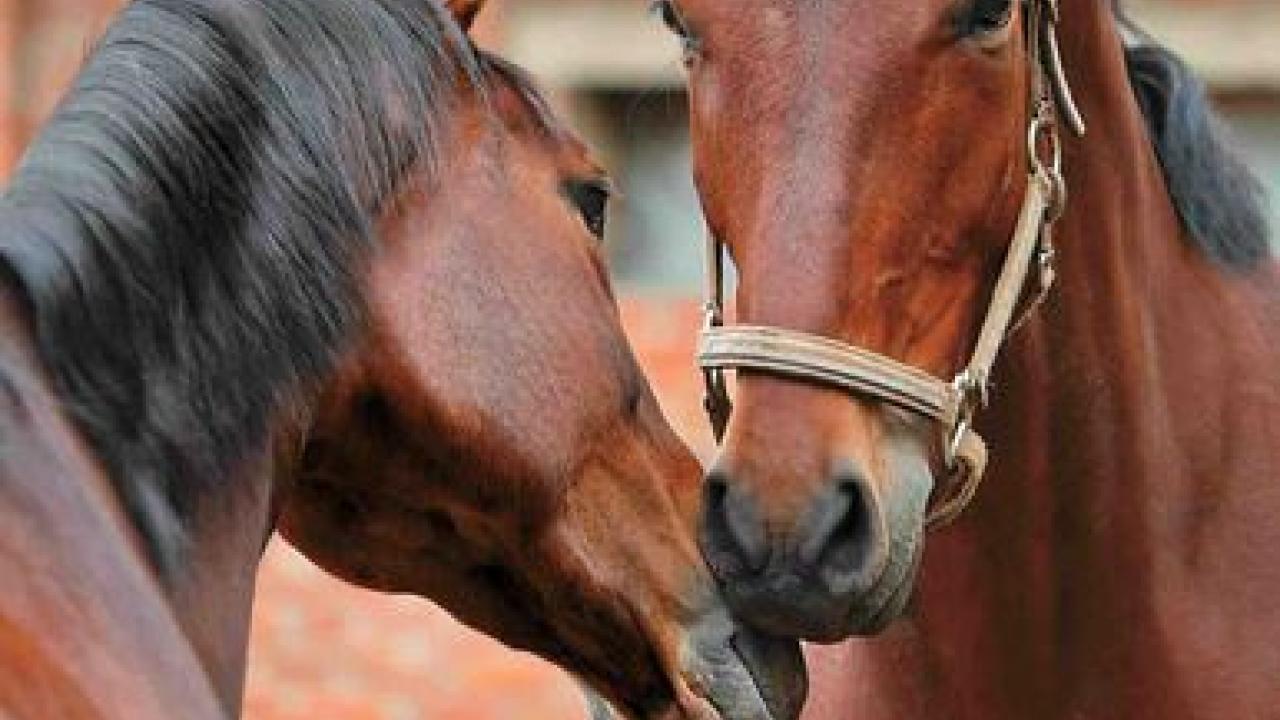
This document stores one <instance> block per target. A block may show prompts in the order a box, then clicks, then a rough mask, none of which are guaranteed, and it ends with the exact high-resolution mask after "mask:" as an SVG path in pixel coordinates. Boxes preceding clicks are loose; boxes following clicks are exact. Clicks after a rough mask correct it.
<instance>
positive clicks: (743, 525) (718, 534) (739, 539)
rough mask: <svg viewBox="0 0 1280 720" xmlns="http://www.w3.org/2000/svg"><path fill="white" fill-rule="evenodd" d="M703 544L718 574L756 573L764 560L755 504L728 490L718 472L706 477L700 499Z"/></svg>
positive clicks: (764, 546) (762, 535)
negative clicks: (701, 501) (701, 499)
mask: <svg viewBox="0 0 1280 720" xmlns="http://www.w3.org/2000/svg"><path fill="white" fill-rule="evenodd" d="M702 527H703V544H704V546H705V549H706V551H707V560H708V562H709V563H710V564H711V566H712V568H713V569H715V570H716V571H717V572H719V573H724V574H736V573H740V572H751V573H758V572H760V571H761V570H763V569H764V566H765V561H766V560H767V559H768V545H767V543H766V538H765V530H764V522H763V521H762V519H761V517H760V511H759V509H758V507H757V505H756V503H755V502H754V501H753V500H752V499H751V498H750V497H748V496H747V495H746V494H745V493H743V492H742V491H741V490H735V489H734V488H733V487H731V486H730V483H729V480H728V478H727V477H725V475H724V473H722V472H712V473H711V474H710V475H709V476H707V481H706V484H705V489H704V497H703V522H702Z"/></svg>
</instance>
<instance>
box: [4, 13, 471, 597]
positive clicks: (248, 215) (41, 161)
mask: <svg viewBox="0 0 1280 720" xmlns="http://www.w3.org/2000/svg"><path fill="white" fill-rule="evenodd" d="M468 78H469V79H470V82H472V83H473V84H474V87H475V88H477V90H479V89H480V88H481V85H479V84H478V83H479V81H480V80H481V79H482V78H483V72H482V68H481V64H480V59H479V57H478V56H477V55H476V54H475V52H474V50H473V49H472V47H471V45H470V43H469V41H468V40H467V39H466V38H465V36H464V35H463V34H462V32H461V30H460V29H459V28H458V27H457V25H456V24H455V23H454V22H453V20H452V18H451V17H449V16H448V15H447V13H446V12H445V11H444V10H443V9H442V5H441V4H439V3H435V2H432V1H431V0H324V1H323V2H316V1H315V0H235V1H234V2H228V1H226V0H136V1H135V2H133V3H131V4H130V5H129V6H128V7H127V8H126V9H125V10H123V11H122V13H121V14H120V16H119V17H118V19H117V20H116V21H115V23H114V24H113V25H112V27H111V28H110V29H109V30H108V31H107V33H106V34H105V36H104V37H103V38H102V40H101V41H100V42H99V44H98V45H97V47H96V49H95V50H94V52H93V53H92V55H91V56H90V57H89V59H88V60H87V62H86V65H85V67H84V68H83V70H82V72H81V74H80V76H79V77H78V79H77V81H76V82H75V84H74V85H73V87H72V89H71V91H70V92H69V94H68V95H67V96H66V98H65V99H64V100H63V101H62V103H61V105H60V106H59V108H58V110H57V111H56V112H55V114H54V116H53V118H52V119H51V120H50V122H49V123H48V124H47V125H46V127H45V128H44V130H43V131H42V133H41V134H40V136H39V137H38V138H37V139H36V141H35V142H34V143H33V144H32V146H31V147H30V149H29V150H28V151H27V153H26V154H25V156H24V158H23V160H22V162H21V164H20V166H19V168H18V170H17V171H16V173H15V175H14V178H13V181H12V183H11V185H10V186H9V187H8V188H7V189H6V190H5V191H4V194H3V195H2V196H0V228H2V229H0V270H2V271H3V272H0V278H5V279H6V281H8V280H12V281H13V283H14V285H15V286H16V287H15V291H16V292H17V293H18V295H19V298H20V301H21V302H22V303H23V304H24V305H25V307H26V311H27V314H28V315H29V320H30V323H31V327H32V328H33V332H34V341H35V345H36V349H37V351H38V352H39V355H40V358H41V360H42V361H43V363H44V364H45V365H46V367H47V370H48V372H49V374H50V377H51V378H52V381H53V385H54V389H55V391H56V392H57V393H58V395H59V397H60V399H61V401H62V402H63V403H64V405H65V408H66V411H67V413H68V415H69V417H71V418H72V419H73V421H74V422H75V423H76V424H77V426H78V427H79V429H80V430H81V432H82V433H83V434H84V436H85V438H86V439H87V441H88V442H89V444H90V447H91V448H92V449H93V450H94V451H95V452H96V454H97V455H98V457H99V458H100V459H101V461H102V462H103V463H104V468H105V470H106V472H107V474H108V475H109V477H110V478H111V480H112V482H113V483H114V485H115V487H116V489H117V492H118V493H119V494H120V496H121V498H122V500H123V502H124V504H125V507H126V510H127V511H128V513H129V515H130V518H131V520H132V521H133V522H134V523H135V524H136V526H137V527H138V529H139V531H140V532H141V533H142V535H143V537H144V538H145V539H146V541H147V543H148V546H149V548H150V550H151V551H152V554H153V558H152V559H153V561H154V562H155V563H156V565H157V567H159V568H160V569H161V570H162V571H164V572H168V571H170V570H172V569H174V567H175V565H174V564H175V561H176V560H177V558H178V557H179V555H178V554H179V552H180V551H181V549H182V548H183V547H184V530H183V528H184V527H185V523H186V521H187V520H189V519H190V517H191V516H192V514H193V513H194V511H195V506H196V501H197V499H198V498H199V497H200V496H201V495H202V493H204V492H205V491H207V490H209V489H211V488H210V484H211V483H212V482H214V481H215V480H216V479H217V478H221V477H225V476H227V475H228V474H229V473H231V472H233V471H234V470H235V467H234V466H235V464H236V463H237V462H238V461H242V460H243V458H244V457H245V455H246V453H248V452H251V451H253V450H254V449H256V448H257V447H259V446H261V444H262V440H263V438H264V437H265V436H266V434H267V433H268V432H270V429H271V428H270V423H271V421H272V420H273V419H274V417H273V416H276V415H278V414H279V413H281V412H283V411H285V409H286V408H287V407H288V404H289V401H290V398H292V397H296V393H297V392H298V391H299V390H301V389H304V388H306V387H307V386H308V384H309V383H311V382H313V381H314V380H315V378H317V377H318V376H319V375H321V374H322V373H324V372H326V371H327V370H329V369H330V368H331V367H332V366H333V364H334V363H335V362H336V360H337V353H338V352H339V350H340V349H341V347H342V344H343V341H344V340H349V339H350V338H351V336H352V335H353V334H356V333H358V332H359V331H360V329H361V327H362V318H363V311H362V308H361V306H360V296H361V289H360V287H359V277H360V272H361V268H362V267H364V266H365V265H366V264H367V258H368V256H369V254H370V253H371V251H372V249H373V246H374V243H375V241H376V239H375V231H374V227H375V222H376V214H377V210H378V208H379V206H380V204H381V203H382V202H384V201H385V200H386V199H387V198H388V197H389V194H390V193H391V192H392V191H393V190H394V189H395V187H396V186H397V183H398V182H399V180H400V179H401V178H402V177H403V176H404V175H405V173H406V172H408V171H409V170H410V169H412V168H415V167H420V168H422V169H423V170H424V171H426V172H433V168H434V162H435V158H436V157H437V155H438V152H437V150H438V148H437V147H436V144H437V142H438V141H439V137H440V135H441V134H442V128H443V124H444V121H445V119H446V118H447V117H448V116H449V112H450V111H451V108H450V104H451V103H452V102H454V101H456V99H457V97H458V93H459V88H460V87H462V86H463V84H464V83H466V82H467V81H468Z"/></svg>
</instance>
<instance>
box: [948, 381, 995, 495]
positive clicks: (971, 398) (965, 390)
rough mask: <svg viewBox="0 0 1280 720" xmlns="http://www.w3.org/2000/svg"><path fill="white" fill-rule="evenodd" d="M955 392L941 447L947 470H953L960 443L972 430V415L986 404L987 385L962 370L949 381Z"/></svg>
mask: <svg viewBox="0 0 1280 720" xmlns="http://www.w3.org/2000/svg"><path fill="white" fill-rule="evenodd" d="M951 387H952V388H953V389H954V390H955V397H956V404H955V410H954V414H953V417H952V418H951V420H950V422H949V423H948V426H949V429H948V431H947V439H946V443H945V444H944V445H943V456H942V459H943V462H944V463H945V464H946V467H947V470H949V471H950V470H954V469H955V465H956V457H957V455H958V454H959V452H960V443H961V442H962V441H963V440H964V436H965V434H966V433H968V432H969V430H970V429H972V426H973V416H974V413H975V412H976V411H977V409H978V408H980V407H985V406H986V404H987V383H986V380H984V379H983V378H978V377H974V376H973V374H972V373H971V372H970V371H969V370H964V371H963V372H961V373H960V374H959V375H956V377H955V379H954V380H952V381H951Z"/></svg>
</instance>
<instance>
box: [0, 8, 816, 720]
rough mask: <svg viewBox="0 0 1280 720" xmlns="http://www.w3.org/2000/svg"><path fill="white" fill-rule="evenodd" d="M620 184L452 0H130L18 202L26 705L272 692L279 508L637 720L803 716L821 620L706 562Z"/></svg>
mask: <svg viewBox="0 0 1280 720" xmlns="http://www.w3.org/2000/svg"><path fill="white" fill-rule="evenodd" d="M452 9H453V10H454V12H455V13H456V17H457V18H459V19H462V20H463V21H464V22H465V21H466V20H467V19H468V18H470V17H471V16H472V15H473V14H474V12H475V10H476V9H477V4H476V3H456V4H455V5H454V7H453V8H452ZM607 196H608V184H607V180H606V178H605V177H604V175H603V173H602V172H601V171H600V170H599V168H597V167H596V166H595V165H594V164H593V163H592V162H591V161H590V159H589V157H588V156H587V154H586V152H585V150H584V148H583V147H582V145H581V144H579V143H578V142H577V141H576V140H574V139H573V138H572V136H571V135H570V134H569V133H568V132H567V130H566V129H565V128H564V127H563V126H561V125H560V124H559V123H558V122H557V121H556V120H555V118H554V117H553V116H552V115H551V114H550V113H549V112H548V110H547V108H546V106H545V105H544V104H543V103H542V101H541V100H540V98H539V97H538V95H537V93H536V92H534V90H533V89H532V87H531V86H530V85H529V83H528V81H527V80H525V79H524V78H523V77H522V76H521V75H520V74H519V72H518V71H516V70H515V69H513V68H511V67H509V66H507V65H506V64H504V63H503V62H502V61H500V60H498V59H496V58H493V57H491V56H489V55H486V54H484V53H480V52H478V51H476V50H475V49H474V48H473V47H472V45H471V44H470V42H469V40H468V39H467V38H466V37H465V35H464V34H463V32H462V30H461V28H460V27H459V25H458V23H457V20H456V19H455V17H451V16H450V15H449V14H448V13H447V12H446V10H445V8H444V6H442V5H437V4H435V3H433V2H427V1H426V0H323V1H322V2H314V1H312V0H308V1H307V2H303V1H302V0H270V1H269V2H268V1H266V0H234V1H232V2H225V1H222V0H219V1H217V2H213V1H206V0H138V1H137V2H134V3H132V4H131V5H129V6H128V7H127V8H126V9H125V10H124V11H123V13H122V14H121V15H120V17H119V18H118V19H117V20H116V21H115V23H114V24H113V25H112V26H111V28H110V29H109V30H108V31H107V33H106V35H105V37H104V38H103V40H102V41H101V42H100V43H99V45H98V46H97V48H96V49H95V51H94V52H93V54H92V56H91V57H90V58H89V60H88V61H87V64H86V66H85V68H84V70H83V71H82V73H81V75H80V76H79V78H78V80H77V81H76V84H75V86H74V87H73V89H72V90H71V92H70V93H69V95H68V96H67V97H66V99H64V101H63V102H62V104H61V106H60V107H59V109H58V111H57V112H56V114H55V116H54V117H53V118H52V120H51V121H50V123H49V124H48V126H47V127H46V128H45V129H44V130H43V131H42V133H41V135H40V137H39V138H38V139H37V140H36V141H35V143H34V144H33V145H32V147H31V148H30V149H29V150H28V152H27V154H26V156H25V158H24V160H23V162H22V164H21V166H20V168H19V170H18V171H17V173H16V175H15V177H14V178H13V180H12V182H11V184H10V185H9V186H8V187H7V188H6V190H5V192H4V195H3V199H2V200H0V268H2V270H0V276H2V277H3V291H2V293H0V303H2V312H0V323H2V324H3V331H4V335H3V337H4V339H5V340H4V344H3V346H2V347H0V368H2V369H3V371H2V372H0V378H2V380H0V403H3V405H2V407H3V411H2V412H0V513H2V514H3V517H4V518H5V519H4V522H3V523H2V524H0V573H3V577H4V578H5V579H4V583H3V588H4V591H3V593H0V665H2V666H3V672H0V714H3V715H5V716H6V717H14V718H40V719H41V720H45V719H47V718H52V717H57V718H130V719H131V720H132V719H134V718H144V719H145V718H173V717H183V718H191V719H192V720H200V719H202V718H224V717H229V716H236V715H238V714H239V709H240V702H241V688H242V683H243V677H244V665H245V643H246V636H247V633H248V627H249V615H250V612H249V611H250V606H251V602H252V598H253V588H254V575H255V571H256V569H257V565H258V561H259V558H260V555H261V551H262V548H263V546H264V544H265V542H266V541H267V539H268V538H269V537H270V536H271V534H272V533H273V531H274V529H275V528H276V527H277V524H278V525H279V527H280V528H281V529H282V530H283V531H284V534H285V535H286V536H287V537H288V538H289V539H290V540H291V541H292V542H293V544H294V545H295V546H297V547H298V548H299V549H300V550H301V551H303V552H304V553H306V554H307V555H308V556H310V557H311V558H313V559H314V560H315V561H317V562H318V563H320V564H321V565H323V566H324V567H326V568H328V569H329V570H331V571H332V572H334V573H336V574H338V575H340V576H342V577H344V578H347V579H349V580H352V581H354V582H357V583H360V584H363V585H366V586H369V587H373V588H377V589H381V590H391V591H397V592H412V593H417V594H419V595H423V596H426V597H429V598H432V599H435V600H438V601H439V602H440V603H441V604H442V605H444V606H445V607H446V608H447V609H449V610H450V611H451V612H453V613H454V614H455V615H457V616H458V617H459V618H460V619H462V620H463V621H465V622H468V623H470V624H472V625H474V626H476V627H478V628H480V629H481V630H484V631H486V632H488V633H490V634H492V635H494V636H496V637H498V638H499V639H502V640H505V641H507V642H509V643H511V644H513V645H516V646H518V647H522V648H527V649H530V650H533V651H535V652H537V653H539V654H541V655H543V656H545V657H547V658H549V659H551V660H553V661H555V662H557V663H559V664H561V665H562V666H564V667H565V668H566V669H568V670H570V671H571V672H574V673H576V674H577V675H579V676H580V677H582V678H583V679H584V680H585V681H586V682H587V683H588V684H590V685H591V686H592V687H593V688H594V689H595V690H596V691H597V692H600V693H602V694H603V695H605V696H606V697H607V698H608V699H609V700H610V702H611V704H612V705H613V706H614V707H615V708H617V710H618V711H619V712H620V713H623V714H625V715H626V716H628V717H635V718H659V717H661V718H710V717H712V716H715V715H716V714H717V713H719V714H721V715H722V716H723V717H727V718H731V719H742V720H746V719H748V718H764V717H771V716H772V717H779V718H782V717H792V716H794V714H795V712H796V705H797V701H796V697H797V695H799V694H800V693H801V692H802V687H803V686H802V682H801V681H802V679H803V676H802V674H801V669H800V668H799V656H798V651H797V648H796V646H795V644H794V643H792V642H787V641H774V640H769V639H767V638H764V637H762V636H760V635H759V634H758V633H755V632H752V631H749V630H745V629H742V628H738V627H737V626H736V625H735V624H734V623H733V622H732V621H731V620H730V619H729V618H728V616H727V613H726V612H725V610H724V608H723V606H722V604H721V602H720V600H719V598H718V596H717V594H716V593H715V590H714V588H713V586H712V583H711V581H710V578H709V576H708V574H707V572H706V570H705V568H704V567H703V565H702V563H701V560H700V558H699V554H698V551H697V549H696V545H695V543H694V539H693V534H692V531H691V530H692V523H693V516H694V513H695V508H694V503H693V502H692V499H693V498H695V497H696V487H697V479H698V475H699V474H700V470H699V468H698V466H697V464H696V463H695V461H694V460H693V458H692V457H691V455H690V454H689V452H688V451H687V450H686V449H685V447H684V446H683V445H682V444H681V443H680V442H679V441H678V439H677V438H676V437H675V435H674V434H673V433H672V432H671V430H670V429H669V428H668V426H667V425H666V423H665V421H664V420H663V418H662V417H661V415H660V413H659V411H658V409H657V404H656V402H655V400H654V398H653V395H652V393H651V392H650V389H649V387H648V385H647V383H646V382H645V379H644V378H643V376H642V375H641V374H640V371H639V369H638V368H637V366H636V363H635V361H634V359H633V357H632V355H631V352H630V350H629V348H628V346H627V344H626V342H625V339H624V337H623V334H622V331H621V328H620V324H619V321H618V317H617V314H616V310H615V309H614V308H613V306H612V303H611V301H610V296H609V288H608V282H607V278H606V275H605V272H604V268H603V265H602V263H601V259H600V254H599V249H598V248H597V246H596V245H597V241H596V239H595V238H593V237H592V231H597V232H598V231H599V229H600V227H601V224H602V223H603V219H604V212H605V204H606V201H607ZM339 651H340V650H336V649H335V652H339Z"/></svg>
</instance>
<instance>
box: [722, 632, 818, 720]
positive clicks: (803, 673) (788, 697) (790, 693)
mask: <svg viewBox="0 0 1280 720" xmlns="http://www.w3.org/2000/svg"><path fill="white" fill-rule="evenodd" d="M730 644H731V645H732V647H733V650H734V653H735V654H736V655H737V656H738V659H739V660H741V661H742V665H743V667H745V668H746V670H747V673H748V674H750V675H751V679H752V680H753V681H754V682H755V686H756V692H757V693H759V695H760V698H761V700H762V701H763V702H764V705H765V709H766V710H767V711H768V713H769V718H770V720H794V719H795V718H798V717H799V716H800V710H801V709H802V708H803V707H804V701H805V697H806V696H807V695H808V694H809V676H808V672H807V670H806V668H805V664H804V655H803V654H802V653H801V652H800V643H799V642H798V641H796V640H794V639H783V638H776V637H772V636H768V635H764V634H761V633H757V632H753V631H751V630H745V629H744V630H740V631H739V632H738V633H737V634H735V635H734V637H733V639H732V640H731V641H730Z"/></svg>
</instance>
